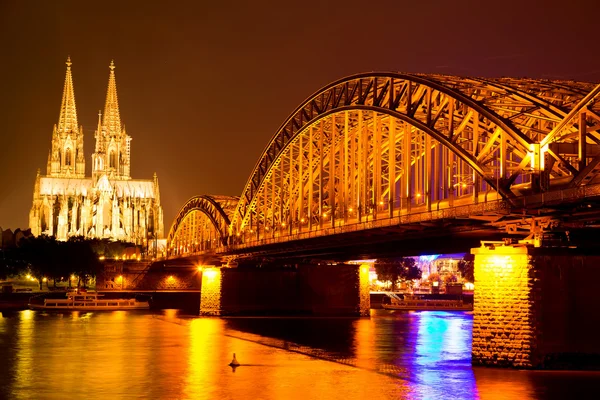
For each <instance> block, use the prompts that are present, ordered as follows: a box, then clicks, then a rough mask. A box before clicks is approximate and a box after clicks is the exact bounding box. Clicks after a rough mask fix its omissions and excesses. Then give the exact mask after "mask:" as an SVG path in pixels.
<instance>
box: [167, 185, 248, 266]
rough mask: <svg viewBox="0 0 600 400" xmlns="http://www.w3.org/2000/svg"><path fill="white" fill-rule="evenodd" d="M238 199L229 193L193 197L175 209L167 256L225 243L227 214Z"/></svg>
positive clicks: (231, 211) (227, 228)
mask: <svg viewBox="0 0 600 400" xmlns="http://www.w3.org/2000/svg"><path fill="white" fill-rule="evenodd" d="M238 201H239V198H238V197H231V196H207V195H201V196H194V197H192V198H191V199H189V200H188V201H187V202H186V203H185V204H184V206H183V207H182V208H181V209H180V210H179V213H178V214H177V217H176V218H175V221H174V222H173V225H172V226H171V229H170V230H169V234H168V236H167V247H168V249H167V250H168V254H169V255H179V254H184V253H193V252H195V251H203V250H207V249H210V248H214V247H218V246H221V245H226V244H227V237H228V230H229V224H230V217H231V215H232V213H233V210H234V209H235V206H236V205H237V203H238Z"/></svg>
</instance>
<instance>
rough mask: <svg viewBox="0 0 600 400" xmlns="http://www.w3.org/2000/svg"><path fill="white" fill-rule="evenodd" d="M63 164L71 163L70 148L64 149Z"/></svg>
mask: <svg viewBox="0 0 600 400" xmlns="http://www.w3.org/2000/svg"><path fill="white" fill-rule="evenodd" d="M65 165H66V166H70V165H71V149H66V150H65Z"/></svg>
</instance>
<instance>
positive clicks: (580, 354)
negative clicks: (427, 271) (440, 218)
mask: <svg viewBox="0 0 600 400" xmlns="http://www.w3.org/2000/svg"><path fill="white" fill-rule="evenodd" d="M592 251H593V250H592ZM471 252H472V253H473V254H475V302H474V309H473V311H474V312H473V314H474V315H473V347H472V362H473V364H474V365H484V366H496V367H517V368H558V369H565V368H568V369H571V368H587V367H597V366H599V365H600V344H599V342H598V340H597V332H598V330H599V329H600V315H599V314H598V312H597V292H598V288H597V282H598V281H599V280H600V269H599V268H597V266H598V265H599V264H600V255H598V251H596V252H595V254H594V255H590V250H588V251H582V250H580V249H568V248H543V247H541V248H535V247H532V246H526V245H515V246H504V245H502V244H501V243H497V244H494V245H489V244H488V245H487V246H482V247H480V248H477V249H472V250H471Z"/></svg>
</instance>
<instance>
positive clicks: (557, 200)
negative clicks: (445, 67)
mask: <svg viewBox="0 0 600 400" xmlns="http://www.w3.org/2000/svg"><path fill="white" fill-rule="evenodd" d="M592 197H600V184H590V185H586V186H580V187H574V188H563V189H559V190H554V191H551V192H545V193H539V194H533V195H524V196H520V197H516V198H513V199H511V201H510V203H509V202H508V201H506V200H502V199H498V200H488V201H482V202H478V203H474V204H464V205H457V206H454V207H450V208H444V209H439V210H431V211H421V212H412V213H409V214H402V215H399V216H394V217H392V218H389V217H387V218H378V219H375V220H371V221H363V222H354V223H345V224H344V223H343V221H340V224H337V225H335V226H333V227H331V226H330V227H326V228H321V229H317V230H311V231H305V232H302V231H301V232H298V231H297V230H295V231H293V232H292V233H291V234H289V233H287V234H282V233H281V232H273V233H272V235H273V236H271V237H267V238H260V239H252V238H248V237H246V238H243V239H242V240H244V242H243V243H233V244H229V245H226V246H223V245H222V246H218V247H215V248H213V249H210V250H204V251H196V252H191V253H186V254H177V255H172V256H169V257H168V258H179V257H185V256H194V255H206V254H215V255H218V254H223V253H227V252H230V251H238V250H243V249H247V248H253V247H261V246H266V245H271V244H278V243H283V242H289V241H292V240H305V239H312V238H318V237H323V236H328V235H337V234H343V233H351V232H356V231H361V230H369V229H377V228H386V227H392V226H399V225H408V224H416V223H421V222H427V221H434V220H441V219H452V218H464V217H469V216H474V215H481V214H483V213H486V212H500V211H503V210H504V211H505V212H507V211H508V210H509V209H515V208H523V209H528V208H530V209H535V208H539V207H543V206H550V205H556V204H561V203H569V202H576V201H578V200H582V199H585V198H592ZM238 239H239V238H238Z"/></svg>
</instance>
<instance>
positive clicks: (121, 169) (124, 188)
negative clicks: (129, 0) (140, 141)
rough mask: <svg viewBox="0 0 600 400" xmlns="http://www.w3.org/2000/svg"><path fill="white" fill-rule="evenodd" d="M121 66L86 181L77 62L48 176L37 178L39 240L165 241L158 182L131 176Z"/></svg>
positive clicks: (33, 214) (34, 222)
mask: <svg viewBox="0 0 600 400" xmlns="http://www.w3.org/2000/svg"><path fill="white" fill-rule="evenodd" d="M114 70H115V66H114V63H112V62H111V64H110V75H109V80H108V92H107V94H106V103H105V106H104V114H103V115H102V114H101V115H100V116H99V118H98V128H97V130H96V132H95V139H96V145H95V150H94V154H93V155H92V176H91V177H85V158H84V154H83V129H82V127H78V125H77V110H76V107H75V93H74V91H73V78H72V75H71V61H70V59H68V60H67V75H66V78H65V86H64V90H63V98H62V104H61V109H60V115H59V118H58V125H54V130H53V132H52V148H51V150H50V153H49V155H48V165H47V173H46V175H45V176H44V175H40V172H39V170H38V174H37V176H36V178H35V186H34V191H33V206H32V207H31V211H30V213H29V226H30V228H31V231H32V233H33V234H34V235H36V236H38V235H41V234H46V235H50V236H55V237H56V238H57V239H58V240H67V239H68V238H69V237H70V236H84V237H87V238H109V239H113V240H124V241H128V242H133V243H137V244H145V243H146V241H147V240H149V239H160V238H162V237H163V234H164V228H163V212H162V207H161V205H160V192H159V187H158V179H157V177H156V174H154V178H153V179H148V180H143V179H132V178H131V176H130V170H131V165H130V160H131V144H130V143H131V137H130V136H129V135H127V133H126V131H125V126H124V125H122V124H121V117H120V114H119V104H118V101H117V86H116V81H115V71H114Z"/></svg>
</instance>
